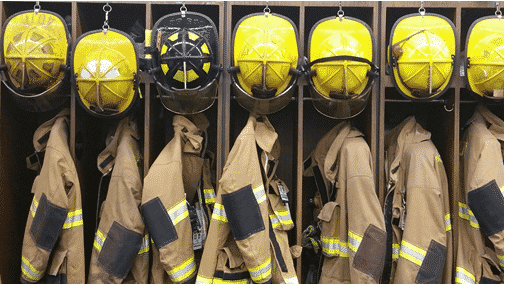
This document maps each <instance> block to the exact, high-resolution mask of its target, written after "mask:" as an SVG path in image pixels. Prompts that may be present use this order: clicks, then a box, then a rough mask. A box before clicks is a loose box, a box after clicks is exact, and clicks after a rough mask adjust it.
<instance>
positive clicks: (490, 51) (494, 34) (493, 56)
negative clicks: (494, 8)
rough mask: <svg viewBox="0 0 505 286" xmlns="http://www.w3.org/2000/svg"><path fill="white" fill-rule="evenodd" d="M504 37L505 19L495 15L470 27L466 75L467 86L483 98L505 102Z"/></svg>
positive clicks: (481, 19) (482, 19)
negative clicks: (504, 99) (504, 79)
mask: <svg viewBox="0 0 505 286" xmlns="http://www.w3.org/2000/svg"><path fill="white" fill-rule="evenodd" d="M503 34H504V28H503V19H499V18H498V17H496V16H489V17H483V18H480V19H477V20H476V21H475V22H474V23H473V24H472V26H471V27H470V31H469V33H468V36H467V39H466V49H465V51H466V52H465V54H466V65H465V69H466V73H465V74H466V81H467V87H468V88H469V89H470V90H471V91H472V92H473V93H475V94H477V95H479V96H480V97H484V98H488V99H493V100H503V65H504V59H503ZM499 90H501V92H495V91H499ZM497 94H501V96H496V95H497Z"/></svg>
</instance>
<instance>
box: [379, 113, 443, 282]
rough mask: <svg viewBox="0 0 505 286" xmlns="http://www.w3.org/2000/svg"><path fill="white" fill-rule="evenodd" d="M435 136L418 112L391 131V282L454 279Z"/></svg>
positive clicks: (388, 211)
mask: <svg viewBox="0 0 505 286" xmlns="http://www.w3.org/2000/svg"><path fill="white" fill-rule="evenodd" d="M430 138H431V133H430V132H428V131H426V130H424V129H423V128H422V127H421V125H419V124H418V123H417V122H416V120H415V118H414V117H409V118H407V119H405V120H404V122H403V123H402V124H400V125H399V126H397V127H396V128H394V129H393V130H391V131H390V132H389V133H388V134H387V135H386V139H385V149H386V163H387V164H388V166H389V167H387V168H386V170H387V175H386V176H387V178H388V186H387V191H388V193H387V195H386V203H385V216H386V223H388V224H390V227H391V228H392V232H389V233H388V235H390V236H389V239H390V241H391V243H392V248H391V251H392V253H391V255H390V256H389V255H387V256H386V269H385V272H386V271H387V272H386V273H388V272H389V265H390V264H392V267H391V275H390V280H389V281H390V282H391V283H393V282H394V283H451V277H452V272H451V269H452V234H451V233H452V231H451V229H452V226H451V218H450V205H449V204H450V201H449V193H448V185H447V176H446V173H445V169H444V165H443V163H442V159H441V158H440V154H439V153H438V151H437V149H436V147H435V145H433V143H432V142H431V140H430ZM388 228H389V226H388ZM391 260H392V261H391ZM386 279H387V278H386Z"/></svg>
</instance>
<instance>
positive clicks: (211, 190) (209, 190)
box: [203, 189, 214, 194]
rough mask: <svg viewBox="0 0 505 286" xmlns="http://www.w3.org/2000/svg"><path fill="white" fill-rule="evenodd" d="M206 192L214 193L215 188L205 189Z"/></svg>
mask: <svg viewBox="0 0 505 286" xmlns="http://www.w3.org/2000/svg"><path fill="white" fill-rule="evenodd" d="M203 193H204V194H214V189H203Z"/></svg>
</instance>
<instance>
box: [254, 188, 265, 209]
mask: <svg viewBox="0 0 505 286" xmlns="http://www.w3.org/2000/svg"><path fill="white" fill-rule="evenodd" d="M253 193H254V197H256V201H257V202H258V205H259V204H261V203H262V202H264V201H265V200H266V199H267V195H266V194H265V188H264V187H263V184H261V185H259V186H257V187H256V188H254V189H253Z"/></svg>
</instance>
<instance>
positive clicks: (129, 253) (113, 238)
mask: <svg viewBox="0 0 505 286" xmlns="http://www.w3.org/2000/svg"><path fill="white" fill-rule="evenodd" d="M141 244H142V234H141V233H137V232H135V231H132V230H129V229H127V228H126V227H124V226H122V225H121V224H119V223H118V222H116V221H115V222H114V223H112V226H111V227H110V229H109V232H108V233H107V238H106V239H105V241H104V243H103V247H102V251H100V254H99V255H98V262H99V263H100V264H101V265H102V266H103V268H104V270H105V271H107V273H109V274H112V275H114V276H117V277H120V278H123V279H124V278H125V277H126V275H128V272H130V268H131V267H132V265H133V262H134V261H135V257H136V256H137V253H138V252H139V250H140V247H141Z"/></svg>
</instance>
